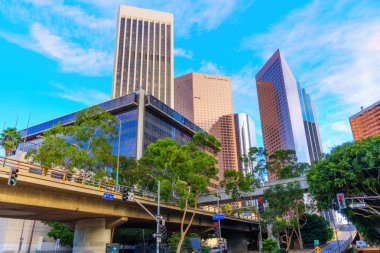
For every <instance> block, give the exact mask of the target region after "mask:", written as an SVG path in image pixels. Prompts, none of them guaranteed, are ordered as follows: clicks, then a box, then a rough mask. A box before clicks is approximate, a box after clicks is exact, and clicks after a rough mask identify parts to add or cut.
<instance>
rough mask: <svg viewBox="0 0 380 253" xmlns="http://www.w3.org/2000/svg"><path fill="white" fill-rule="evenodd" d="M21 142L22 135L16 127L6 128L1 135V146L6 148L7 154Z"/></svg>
mask: <svg viewBox="0 0 380 253" xmlns="http://www.w3.org/2000/svg"><path fill="white" fill-rule="evenodd" d="M20 142H21V137H20V135H19V134H18V132H17V130H16V128H12V127H9V128H7V129H4V131H3V132H2V133H1V135H0V146H1V147H3V148H4V150H5V156H9V155H10V154H11V152H12V150H13V149H15V148H17V146H18V144H19V143H20Z"/></svg>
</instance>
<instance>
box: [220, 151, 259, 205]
mask: <svg viewBox="0 0 380 253" xmlns="http://www.w3.org/2000/svg"><path fill="white" fill-rule="evenodd" d="M264 157H265V151H264V149H263V148H256V147H252V148H250V150H249V152H248V154H247V155H243V156H241V157H240V158H239V160H240V161H241V162H242V163H243V165H244V167H245V168H249V167H251V165H252V164H256V166H255V168H254V169H253V171H252V174H245V173H243V172H241V171H236V170H225V171H224V174H223V180H222V181H221V182H220V186H221V187H223V188H224V189H225V192H226V193H227V194H230V195H231V197H232V198H233V199H234V200H239V199H240V198H241V197H242V196H243V195H244V193H247V192H250V191H254V190H255V188H256V187H258V186H259V185H260V181H263V177H262V176H263V174H264V171H265V159H264ZM256 175H257V176H258V177H255V176H256Z"/></svg>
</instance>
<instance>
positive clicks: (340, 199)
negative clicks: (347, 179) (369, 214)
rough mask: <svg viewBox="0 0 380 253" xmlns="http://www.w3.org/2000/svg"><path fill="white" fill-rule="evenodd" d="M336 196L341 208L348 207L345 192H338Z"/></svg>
mask: <svg viewBox="0 0 380 253" xmlns="http://www.w3.org/2000/svg"><path fill="white" fill-rule="evenodd" d="M336 198H337V199H338V205H339V210H340V209H345V208H347V205H346V199H345V198H344V194H343V193H338V194H337V195H336Z"/></svg>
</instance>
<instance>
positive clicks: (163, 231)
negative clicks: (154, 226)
mask: <svg viewBox="0 0 380 253" xmlns="http://www.w3.org/2000/svg"><path fill="white" fill-rule="evenodd" d="M160 234H161V238H162V239H165V238H166V236H167V235H168V230H167V228H166V226H165V224H164V222H163V224H160Z"/></svg>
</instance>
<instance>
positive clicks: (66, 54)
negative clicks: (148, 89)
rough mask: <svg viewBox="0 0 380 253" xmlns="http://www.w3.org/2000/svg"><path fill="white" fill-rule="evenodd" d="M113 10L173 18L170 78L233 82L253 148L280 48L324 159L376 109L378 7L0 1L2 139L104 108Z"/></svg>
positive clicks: (348, 2)
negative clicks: (305, 99) (265, 78)
mask: <svg viewBox="0 0 380 253" xmlns="http://www.w3.org/2000/svg"><path fill="white" fill-rule="evenodd" d="M120 4H125V5H131V6H136V7H143V8H151V9H156V10H162V11H168V12H172V13H173V14H174V22H175V41H174V47H175V76H180V75H182V74H186V73H188V72H190V71H199V72H206V73H210V74H222V75H227V76H231V78H232V89H233V99H234V111H235V112H247V113H249V114H250V115H251V117H252V118H253V119H254V122H255V125H256V128H257V130H258V131H257V139H258V141H259V145H262V136H261V127H260V116H259V111H258V102H257V94H256V86H255V79H254V77H255V74H256V73H257V71H258V70H259V69H260V67H261V66H262V65H263V64H264V63H265V61H266V60H267V59H268V58H269V57H270V55H271V54H272V53H273V52H274V51H275V50H276V49H277V48H280V50H281V51H282V52H283V54H284V55H285V58H286V60H287V62H288V64H289V66H290V68H291V69H292V72H293V74H294V76H295V77H296V79H298V80H300V81H302V83H303V86H304V87H305V88H306V89H307V91H308V92H309V93H310V94H311V95H312V97H313V98H314V102H315V106H316V111H317V117H318V122H319V127H320V132H321V138H322V144H323V147H324V151H325V152H328V151H329V150H330V149H331V147H333V146H335V145H339V144H342V143H343V142H347V141H351V140H352V134H351V130H350V127H349V122H348V118H349V117H350V116H351V115H353V114H354V113H356V112H358V111H359V110H360V106H369V105H370V104H372V103H374V102H375V101H377V100H379V99H380V71H379V70H380V43H379V41H380V15H379V13H380V1H378V0H373V1H366V0H360V1H357V0H340V1H333V0H320V1H318V0H314V1H304V0H302V1H301V0H292V1H283V0H251V1H249V0H224V1H215V0H193V1H190V0H181V1H160V0H132V1H127V0H125V1H123V0H107V1H105V0H77V1H60V0H21V1H11V0H0V67H1V70H0V73H1V79H0V85H1V94H2V96H1V98H2V99H1V103H0V108H1V114H0V128H1V129H2V128H3V126H5V127H8V126H12V127H13V126H15V124H16V122H17V127H18V128H19V129H20V128H25V127H26V126H27V121H28V115H29V113H31V119H30V124H31V125H33V124H37V123H39V122H43V121H46V120H49V119H51V118H54V117H57V116H61V115H63V114H67V113H70V112H72V111H75V110H78V109H82V108H85V107H87V106H89V105H93V104H96V103H99V102H102V101H105V100H107V99H109V98H110V94H111V83H112V68H113V54H114V43H115V27H116V13H117V8H118V6H119V5H120Z"/></svg>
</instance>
